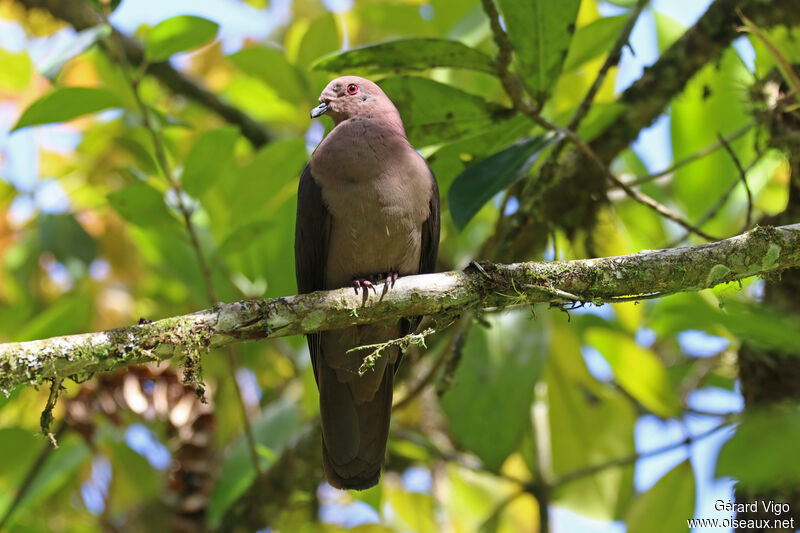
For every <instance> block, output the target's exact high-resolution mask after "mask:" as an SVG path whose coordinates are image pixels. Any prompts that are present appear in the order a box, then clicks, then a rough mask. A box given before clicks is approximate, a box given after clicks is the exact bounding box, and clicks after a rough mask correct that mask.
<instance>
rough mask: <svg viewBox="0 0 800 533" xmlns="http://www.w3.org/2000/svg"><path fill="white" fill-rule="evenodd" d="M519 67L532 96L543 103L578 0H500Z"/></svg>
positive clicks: (561, 58) (559, 62)
mask: <svg viewBox="0 0 800 533" xmlns="http://www.w3.org/2000/svg"><path fill="white" fill-rule="evenodd" d="M499 4H500V9H501V10H502V12H503V20H504V21H505V24H506V31H507V32H508V37H509V39H510V40H511V44H512V45H513V47H514V51H515V52H516V57H517V60H518V62H519V68H520V71H521V73H522V76H523V78H524V80H525V84H526V85H527V86H528V90H529V91H530V93H531V96H532V97H533V98H534V99H535V100H536V101H538V102H539V103H544V101H545V100H547V97H548V95H549V93H550V90H551V89H552V87H553V85H554V84H555V82H556V80H557V79H558V75H559V74H560V73H561V66H562V65H563V63H564V58H565V57H566V55H567V50H568V49H569V45H570V40H571V39H572V34H573V33H574V32H575V18H576V17H577V15H578V6H579V5H580V0H564V1H561V2H553V1H551V0H500V1H499Z"/></svg>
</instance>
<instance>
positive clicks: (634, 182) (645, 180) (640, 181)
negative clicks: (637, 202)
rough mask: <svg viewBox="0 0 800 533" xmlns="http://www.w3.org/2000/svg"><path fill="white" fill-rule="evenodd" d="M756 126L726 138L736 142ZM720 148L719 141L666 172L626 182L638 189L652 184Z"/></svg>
mask: <svg viewBox="0 0 800 533" xmlns="http://www.w3.org/2000/svg"><path fill="white" fill-rule="evenodd" d="M755 125H756V123H755V122H751V123H750V124H748V125H747V126H745V127H743V128H742V129H739V130H736V131H735V132H733V133H731V134H730V135H729V136H728V137H726V140H727V141H728V142H732V141H735V140H736V139H738V138H739V137H741V136H742V135H744V134H745V133H747V132H748V131H750V130H751V129H753V127H755ZM720 148H722V143H721V142H719V141H717V142H715V143H714V144H710V145H708V146H706V147H705V148H703V149H702V150H698V151H697V152H695V153H693V154H690V155H687V156H686V157H684V158H682V159H680V160H678V161H675V162H674V163H673V164H671V165H670V166H668V167H667V168H665V169H664V170H660V171H658V172H655V173H653V174H647V175H646V176H641V177H637V178H635V179H633V180H631V181H626V182H625V184H626V185H628V186H630V187H636V186H637V185H642V184H644V183H650V182H651V181H655V180H656V179H658V178H660V177H662V176H666V175H668V174H672V173H673V172H675V171H676V170H678V169H679V168H681V167H683V166H686V165H688V164H689V163H692V162H694V161H697V160H698V159H701V158H703V157H705V156H707V155H709V154H712V153H714V152H716V151H717V150H719V149H720Z"/></svg>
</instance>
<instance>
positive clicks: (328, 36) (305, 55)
mask: <svg viewBox="0 0 800 533" xmlns="http://www.w3.org/2000/svg"><path fill="white" fill-rule="evenodd" d="M341 46H342V41H341V38H340V37H339V26H338V24H337V23H336V18H335V17H334V15H333V13H326V14H325V15H322V16H321V17H319V18H317V19H315V20H314V21H313V22H312V23H311V24H310V25H309V26H308V30H306V32H305V35H304V36H303V39H302V41H300V46H299V48H298V50H297V65H298V66H301V67H305V68H310V67H311V64H312V63H314V61H315V60H316V59H317V58H320V57H322V56H324V55H327V54H330V53H331V52H335V51H336V50H339V48H341Z"/></svg>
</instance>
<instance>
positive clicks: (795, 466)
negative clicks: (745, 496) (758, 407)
mask: <svg viewBox="0 0 800 533" xmlns="http://www.w3.org/2000/svg"><path fill="white" fill-rule="evenodd" d="M798 443H800V411H799V410H798V409H797V406H792V407H780V408H775V409H771V410H762V411H754V412H751V413H745V415H744V416H743V417H742V422H741V424H739V427H738V429H737V430H736V434H735V435H734V436H733V438H732V439H731V440H729V441H728V442H727V443H726V444H725V445H724V446H723V447H722V450H720V453H719V459H718V461H717V475H718V476H720V475H725V476H731V477H732V478H734V479H737V480H738V481H739V484H738V486H740V487H743V488H745V489H751V490H769V489H773V488H778V487H797V486H798V484H799V483H800V462H798V461H792V460H787V459H788V458H790V457H797V455H798V453H800V444H798Z"/></svg>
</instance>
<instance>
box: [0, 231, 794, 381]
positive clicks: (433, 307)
mask: <svg viewBox="0 0 800 533" xmlns="http://www.w3.org/2000/svg"><path fill="white" fill-rule="evenodd" d="M799 266H800V224H792V225H788V226H781V227H776V228H774V227H760V228H756V229H754V230H752V231H749V232H747V233H744V234H742V235H738V236H736V237H732V238H730V239H725V240H722V241H718V242H714V243H708V244H703V245H699V246H691V247H686V248H674V249H667V250H652V251H645V252H640V253H638V254H632V255H624V256H617V257H605V258H598V259H579V260H575V261H556V262H530V263H515V264H507V265H505V264H493V263H480V264H476V265H473V266H470V267H469V268H467V269H466V270H465V271H463V272H462V271H456V272H443V273H439V274H426V275H422V276H409V277H406V278H400V279H399V280H398V281H397V283H396V284H395V286H394V287H393V288H392V289H390V290H386V291H383V292H382V293H381V292H380V291H379V293H378V294H377V295H372V296H369V295H366V294H363V292H362V294H355V293H354V291H353V289H352V288H344V289H338V290H333V291H319V292H315V293H311V294H303V295H298V296H287V297H283V298H273V299H269V300H242V301H239V302H234V303H229V304H218V305H216V306H214V307H213V308H211V309H205V310H202V311H198V312H196V313H193V314H190V315H184V316H177V317H171V318H165V319H162V320H158V321H155V322H152V323H149V324H141V325H136V326H129V327H124V328H119V329H114V330H109V331H101V332H97V333H85V334H80V335H69V336H65V337H54V338H51V339H44V340H37V341H29V342H19V343H10V344H2V345H0V389H2V390H5V389H10V388H11V387H14V386H16V385H19V384H22V383H42V382H43V381H44V380H55V379H64V378H67V377H70V376H75V375H85V374H86V373H92V372H105V371H109V370H113V369H114V368H117V367H119V366H124V365H131V364H138V363H145V362H151V361H161V360H164V359H169V358H171V357H174V356H178V355H183V354H186V353H202V352H206V351H208V350H210V349H212V348H216V347H219V346H223V345H226V344H230V343H233V342H241V341H245V340H252V339H263V338H267V337H281V336H286V335H298V334H302V333H312V332H316V331H323V330H328V329H336V328H342V327H346V326H352V325H356V324H367V323H371V322H376V321H380V320H387V319H397V318H401V317H410V316H422V315H432V316H441V315H451V316H452V315H453V314H457V313H462V312H464V311H466V310H468V309H486V308H499V309H502V308H508V307H514V306H518V305H529V304H532V303H537V302H545V303H547V302H550V303H564V302H575V301H579V302H593V303H603V302H614V301H620V300H630V299H644V298H652V297H655V296H662V295H666V294H671V293H675V292H681V291H696V290H701V289H706V288H709V287H713V286H715V285H718V284H720V283H727V282H730V281H736V280H740V279H743V278H747V277H750V276H755V275H759V274H766V273H770V272H778V271H781V270H785V269H787V268H793V267H799Z"/></svg>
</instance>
